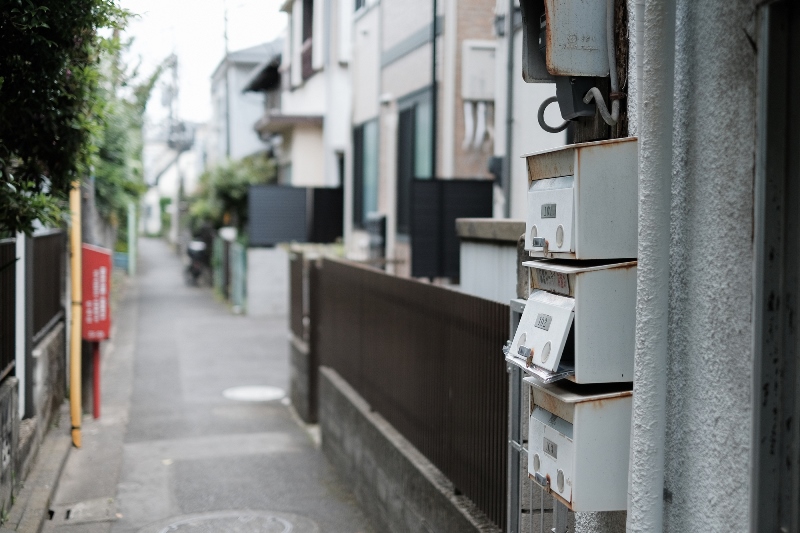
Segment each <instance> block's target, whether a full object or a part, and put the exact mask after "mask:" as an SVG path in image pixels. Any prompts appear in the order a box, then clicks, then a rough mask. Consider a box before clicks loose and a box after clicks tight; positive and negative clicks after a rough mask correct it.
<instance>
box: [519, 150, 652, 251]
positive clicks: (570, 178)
mask: <svg viewBox="0 0 800 533" xmlns="http://www.w3.org/2000/svg"><path fill="white" fill-rule="evenodd" d="M525 157H526V160H527V165H528V214H527V219H526V224H525V249H526V250H528V251H529V252H530V254H531V255H532V256H534V257H549V258H561V259H623V258H635V257H637V246H638V241H637V231H638V230H637V228H638V225H637V224H638V219H637V216H638V202H639V195H638V177H637V176H638V162H637V157H638V151H637V141H636V138H634V137H629V138H625V139H614V140H610V141H598V142H591V143H582V144H573V145H569V146H565V147H562V148H558V149H555V150H549V151H546V152H539V153H535V154H531V155H528V156H525Z"/></svg>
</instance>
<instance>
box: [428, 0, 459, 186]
mask: <svg viewBox="0 0 800 533" xmlns="http://www.w3.org/2000/svg"><path fill="white" fill-rule="evenodd" d="M438 12H439V5H438V2H437V0H433V18H432V20H431V179H435V178H436V177H437V169H436V161H437V157H436V150H437V145H438V136H439V128H438V120H439V111H438V106H439V91H438V88H437V86H436V17H437V15H438ZM452 16H455V14H453V15H452Z"/></svg>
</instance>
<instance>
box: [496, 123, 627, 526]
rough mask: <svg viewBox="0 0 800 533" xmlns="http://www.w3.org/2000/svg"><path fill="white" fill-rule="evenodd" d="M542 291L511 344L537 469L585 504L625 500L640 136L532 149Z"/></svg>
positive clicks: (533, 237) (532, 267)
mask: <svg viewBox="0 0 800 533" xmlns="http://www.w3.org/2000/svg"><path fill="white" fill-rule="evenodd" d="M526 158H527V166H528V186H529V189H528V191H529V192H528V215H527V220H526V226H525V231H526V235H525V248H526V250H528V252H529V254H530V257H531V260H530V261H526V262H524V263H523V266H524V267H526V268H527V272H528V275H529V276H530V288H531V291H530V295H529V297H528V300H527V301H526V302H525V306H524V311H523V312H522V316H521V318H520V321H519V325H518V326H517V329H516V331H515V332H514V336H513V340H512V341H511V344H510V345H509V346H508V347H507V350H506V360H507V361H508V362H509V363H511V364H514V365H517V366H519V367H520V368H522V370H523V372H524V374H525V376H526V377H525V378H524V383H525V384H527V386H529V387H530V395H529V397H530V400H531V401H530V411H529V417H530V418H529V424H528V475H529V477H530V478H531V479H533V480H534V481H536V482H537V483H539V484H540V485H541V486H542V487H543V488H544V489H545V490H547V491H549V492H550V493H551V494H553V495H554V496H555V497H556V499H557V500H558V501H560V502H561V503H563V504H564V505H566V506H567V508H569V509H570V510H573V511H615V510H624V509H625V508H626V503H627V482H628V455H629V450H630V427H631V407H632V382H633V354H634V327H635V308H636V256H637V212H638V180H637V141H636V139H635V138H626V139H615V140H611V141H600V142H592V143H583V144H575V145H569V146H565V147H562V148H558V149H556V150H551V151H547V152H540V153H536V154H532V155H529V156H526Z"/></svg>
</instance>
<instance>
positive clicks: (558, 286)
mask: <svg viewBox="0 0 800 533" xmlns="http://www.w3.org/2000/svg"><path fill="white" fill-rule="evenodd" d="M522 265H523V267H527V268H528V269H529V273H530V278H531V289H532V290H531V294H530V296H529V297H528V301H527V303H526V305H525V311H524V312H523V313H522V317H521V319H520V322H519V326H518V327H517V330H516V332H515V334H514V338H513V340H512V341H511V344H510V345H509V346H508V349H507V355H506V358H507V360H508V361H509V362H511V363H513V364H516V365H518V366H520V367H522V368H523V369H524V370H525V371H526V372H527V373H529V374H533V375H535V376H537V378H538V379H540V380H542V381H544V382H550V381H556V380H558V379H562V378H565V377H567V378H569V379H570V380H571V381H574V382H575V383H609V382H629V381H632V380H633V352H634V328H635V324H636V320H635V316H636V261H626V262H621V263H597V262H576V261H564V260H539V261H528V262H525V263H522Z"/></svg>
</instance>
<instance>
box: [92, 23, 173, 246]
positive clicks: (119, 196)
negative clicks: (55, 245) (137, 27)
mask: <svg viewBox="0 0 800 533" xmlns="http://www.w3.org/2000/svg"><path fill="white" fill-rule="evenodd" d="M129 44H130V43H122V42H121V41H120V38H119V34H118V32H115V34H114V36H113V37H112V38H111V39H109V41H108V43H107V44H106V46H105V47H104V49H105V52H104V54H103V56H102V61H101V65H100V72H101V82H100V83H99V84H98V85H97V87H96V89H95V99H96V101H98V102H101V103H102V104H101V105H102V107H101V108H100V110H99V115H98V118H97V120H98V126H99V128H98V135H97V146H98V150H97V156H96V158H95V165H94V172H93V175H94V177H95V202H96V206H97V211H98V213H99V214H100V216H101V217H102V218H104V219H105V220H106V221H107V222H108V223H110V224H111V225H113V226H119V229H120V233H121V234H124V233H125V226H126V225H125V224H119V222H124V220H125V218H126V217H127V208H128V204H129V203H130V202H132V201H136V200H138V198H139V197H140V196H141V195H142V194H143V193H144V192H145V190H146V186H145V183H144V173H143V165H142V152H143V147H144V140H143V138H142V127H143V125H144V114H145V110H146V107H147V102H148V100H149V99H150V94H151V93H152V91H153V87H155V84H156V81H157V80H158V78H159V76H160V75H161V73H162V72H163V70H164V64H162V65H160V66H159V67H158V68H156V70H155V72H153V73H152V74H151V75H150V76H149V77H147V78H145V79H143V80H140V79H139V75H138V69H133V70H132V71H130V72H129V69H128V68H127V66H126V65H124V63H123V62H122V53H123V52H124V51H125V50H126V49H127V48H128V46H129ZM121 237H124V235H121Z"/></svg>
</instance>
